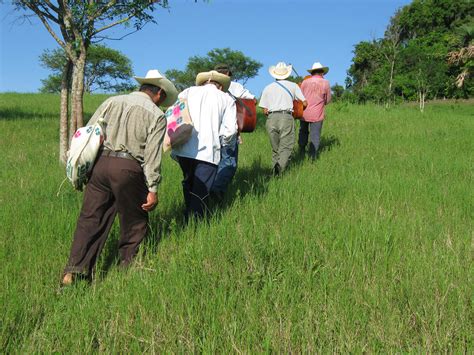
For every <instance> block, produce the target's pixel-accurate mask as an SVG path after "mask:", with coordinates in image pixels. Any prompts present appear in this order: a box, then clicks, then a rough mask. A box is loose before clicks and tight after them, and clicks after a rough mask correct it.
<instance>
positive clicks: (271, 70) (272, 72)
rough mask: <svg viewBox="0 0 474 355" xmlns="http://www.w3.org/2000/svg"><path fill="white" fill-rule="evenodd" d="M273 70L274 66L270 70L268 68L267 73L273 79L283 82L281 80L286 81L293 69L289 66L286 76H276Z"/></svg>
mask: <svg viewBox="0 0 474 355" xmlns="http://www.w3.org/2000/svg"><path fill="white" fill-rule="evenodd" d="M275 68H276V66H274V65H272V66H271V67H270V68H268V72H269V73H270V75H271V76H273V77H274V78H275V79H279V80H283V79H286V78H288V77H289V76H290V75H291V71H292V70H293V67H292V66H291V65H289V66H288V67H287V68H288V72H287V73H286V74H283V75H282V74H277V73H275Z"/></svg>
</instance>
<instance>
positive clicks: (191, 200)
mask: <svg viewBox="0 0 474 355" xmlns="http://www.w3.org/2000/svg"><path fill="white" fill-rule="evenodd" d="M178 161H179V166H180V167H181V170H182V171H183V195H184V203H185V205H186V212H185V217H186V219H188V218H189V217H191V216H196V217H202V216H204V214H205V213H206V212H207V211H208V205H207V201H208V200H209V193H210V191H211V188H212V184H213V183H214V179H215V178H216V173H217V165H214V164H211V163H208V162H205V161H201V160H196V159H191V158H185V157H179V156H178Z"/></svg>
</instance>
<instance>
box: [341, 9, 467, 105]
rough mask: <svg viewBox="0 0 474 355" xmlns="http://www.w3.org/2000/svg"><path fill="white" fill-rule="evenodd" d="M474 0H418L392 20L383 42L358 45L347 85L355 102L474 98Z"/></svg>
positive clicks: (347, 97) (344, 96) (347, 96)
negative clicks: (473, 78) (473, 74)
mask: <svg viewBox="0 0 474 355" xmlns="http://www.w3.org/2000/svg"><path fill="white" fill-rule="evenodd" d="M473 14H474V2H473V1H470V0H414V1H413V2H412V3H411V4H409V5H407V6H404V7H403V8H401V9H399V10H398V11H397V12H396V13H395V14H394V16H393V17H392V18H391V19H390V23H389V24H388V26H387V29H386V31H385V34H384V36H383V38H379V39H373V40H371V41H362V42H360V43H358V44H356V45H355V48H354V58H353V59H352V65H351V67H350V68H349V70H348V72H347V74H348V76H347V78H346V83H345V84H346V87H345V88H343V87H342V86H340V85H335V86H334V87H333V92H334V94H335V97H336V98H340V99H345V100H348V101H352V102H357V103H363V102H367V101H373V102H379V103H385V104H387V105H389V104H390V103H393V102H396V101H400V100H409V101H416V100H419V101H420V108H422V105H423V106H424V101H425V100H427V99H443V98H469V97H472V95H473V80H472V72H473V52H474V50H473V49H474V46H473V33H474V21H473V17H472V16H473Z"/></svg>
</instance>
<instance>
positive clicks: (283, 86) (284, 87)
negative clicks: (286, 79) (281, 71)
mask: <svg viewBox="0 0 474 355" xmlns="http://www.w3.org/2000/svg"><path fill="white" fill-rule="evenodd" d="M275 82H276V83H277V84H278V85H280V86H281V87H282V88H283V89H285V91H286V92H287V93H288V95H290V97H291V100H292V101H293V100H294V99H295V98H294V97H293V95H292V94H291V92H290V90H288V88H287V87H286V86H285V85H283V84H282V83H280V82H279V81H275Z"/></svg>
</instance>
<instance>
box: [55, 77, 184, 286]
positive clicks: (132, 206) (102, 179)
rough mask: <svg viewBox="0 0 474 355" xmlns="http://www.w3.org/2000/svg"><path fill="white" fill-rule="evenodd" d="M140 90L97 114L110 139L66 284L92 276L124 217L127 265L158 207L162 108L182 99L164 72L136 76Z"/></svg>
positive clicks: (92, 182) (122, 249)
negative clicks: (114, 228) (112, 230)
mask: <svg viewBox="0 0 474 355" xmlns="http://www.w3.org/2000/svg"><path fill="white" fill-rule="evenodd" d="M135 79H136V80H137V81H138V83H139V84H141V86H140V90H139V91H138V92H133V93H131V94H128V95H120V96H115V97H111V98H109V99H107V100H106V101H105V102H104V103H103V104H102V105H101V106H100V107H99V108H98V109H97V111H96V112H95V114H94V115H93V116H92V118H91V120H90V122H89V124H94V123H95V122H96V121H97V120H98V118H99V117H103V118H104V119H105V123H106V127H105V137H106V138H105V141H104V143H103V149H102V150H101V152H99V156H98V158H97V160H96V163H95V166H94V168H93V169H92V174H91V177H90V179H89V182H88V184H87V186H86V189H85V192H84V202H83V206H82V210H81V213H80V216H79V219H78V221H77V227H76V231H75V234H74V240H73V243H72V247H71V253H70V256H69V261H68V264H67V266H66V268H65V271H64V276H63V279H62V284H63V285H69V284H71V283H73V282H74V280H75V279H76V277H77V276H81V277H83V278H86V279H90V278H91V277H92V272H93V269H94V266H95V263H96V260H97V258H98V257H99V254H100V252H101V250H102V248H103V246H104V244H105V241H106V239H107V236H108V233H109V231H110V228H111V227H112V224H113V222H114V219H115V216H116V215H117V214H118V215H119V219H120V240H119V246H118V247H119V254H120V260H121V261H120V262H121V265H123V266H127V265H128V264H129V263H130V262H131V261H132V259H133V257H134V256H135V255H136V253H137V251H138V246H139V244H140V243H141V241H142V240H143V238H144V237H145V235H146V233H147V226H148V212H150V211H152V210H153V209H154V208H155V207H156V204H157V203H158V197H157V188H158V183H159V182H160V177H161V175H160V166H161V152H162V144H163V139H164V136H165V131H166V119H165V117H164V113H163V111H161V110H160V108H159V107H158V106H159V105H162V106H170V105H171V104H172V103H173V102H174V101H175V100H176V98H177V95H178V92H177V90H176V88H175V87H174V85H173V84H172V83H171V82H170V81H169V80H168V79H166V78H165V77H163V76H162V75H161V74H160V72H159V71H158V70H150V71H148V73H147V75H146V77H144V78H140V77H135Z"/></svg>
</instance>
